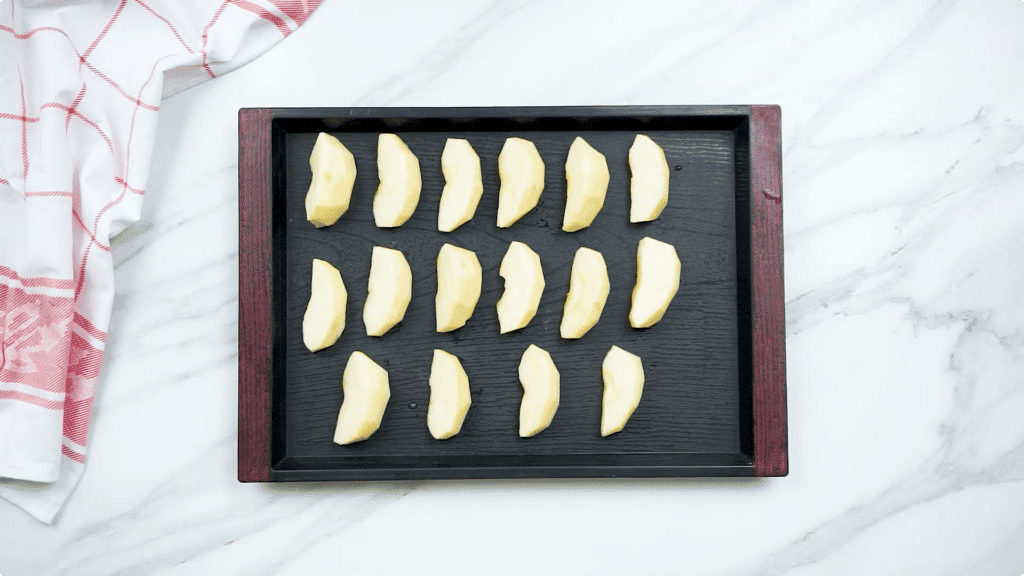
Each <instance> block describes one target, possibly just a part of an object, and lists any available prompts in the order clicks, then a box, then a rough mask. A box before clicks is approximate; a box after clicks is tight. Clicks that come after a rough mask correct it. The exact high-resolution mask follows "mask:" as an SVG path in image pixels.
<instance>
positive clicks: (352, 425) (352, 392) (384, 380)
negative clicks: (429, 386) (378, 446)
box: [334, 351, 391, 445]
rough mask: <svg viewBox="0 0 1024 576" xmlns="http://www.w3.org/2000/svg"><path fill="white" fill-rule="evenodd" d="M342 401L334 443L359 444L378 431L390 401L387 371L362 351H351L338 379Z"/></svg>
mask: <svg viewBox="0 0 1024 576" xmlns="http://www.w3.org/2000/svg"><path fill="white" fill-rule="evenodd" d="M341 389H342V392H343V394H344V399H343V401H342V403H341V410H339V411H338V426H337V427H336V428H335V429H334V442H335V443H336V444H341V445H345V444H352V443H353V442H362V441H363V440H366V439H367V438H369V437H370V436H371V435H373V433H374V432H376V431H377V429H378V428H380V421H381V419H382V418H384V409H385V408H386V407H387V405H388V400H390V399H391V386H390V385H389V384H388V372H387V370H385V369H383V368H381V367H380V366H378V365H377V363H376V362H374V361H373V360H371V359H370V357H369V356H367V355H366V354H363V353H362V352H359V351H356V352H353V353H352V355H351V356H349V357H348V363H347V364H345V373H344V375H342V377H341Z"/></svg>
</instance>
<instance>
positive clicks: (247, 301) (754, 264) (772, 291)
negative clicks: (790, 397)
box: [238, 105, 789, 482]
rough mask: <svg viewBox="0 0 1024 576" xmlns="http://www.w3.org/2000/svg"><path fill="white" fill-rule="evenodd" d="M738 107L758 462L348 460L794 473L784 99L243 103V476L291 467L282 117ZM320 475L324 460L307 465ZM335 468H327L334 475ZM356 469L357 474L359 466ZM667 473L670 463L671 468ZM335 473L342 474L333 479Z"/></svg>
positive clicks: (366, 474)
mask: <svg viewBox="0 0 1024 576" xmlns="http://www.w3.org/2000/svg"><path fill="white" fill-rule="evenodd" d="M509 116H527V117H533V118H544V117H565V116H572V117H595V116H602V117H607V116H619V117H635V116H695V117H701V116H704V117H710V116H738V117H746V118H748V119H749V139H750V140H749V142H750V164H749V166H750V267H751V270H750V272H751V321H752V331H751V339H752V346H753V351H752V360H753V373H752V383H751V384H752V391H751V394H752V397H751V404H752V405H751V409H752V421H751V425H752V428H753V430H752V432H753V454H752V455H751V456H752V465H749V466H684V465H680V466H644V467H637V466H625V467H617V466H593V467H582V468H581V467H579V466H573V467H568V466H567V467H561V466H552V467H544V468H543V469H539V468H538V469H534V468H531V469H522V468H499V467H496V468H492V469H481V468H473V469H466V468H440V469H405V468H399V469H387V470H386V472H387V474H382V473H381V472H383V470H360V471H351V470H350V471H346V472H348V473H349V474H348V476H349V478H348V479H347V480H370V479H378V480H379V479H384V478H385V477H386V478H387V479H393V480H400V479H416V478H419V479H433V478H436V479H440V478H448V479H463V478H555V477H569V476H580V474H568V473H567V472H569V471H575V472H579V471H581V470H583V471H586V474H585V476H587V477H616V476H621V477H655V476H657V477H671V476H680V477H687V476H760V477H767V476H786V475H787V474H788V473H789V455H788V423H787V408H786V405H787V401H786V396H787V390H786V342H785V341H786V324H785V290H784V279H783V230H782V199H783V196H782V138H781V108H780V107H779V106H778V105H750V106H735V105H709V106H686V105H678V106H527V107H401V108H390V107H352V108H241V109H239V111H238V155H239V156H238V218H239V221H238V266H239V270H238V271H239V274H238V294H239V302H238V480H239V481H240V482H270V481H287V480H297V479H298V478H288V477H281V474H280V472H278V471H275V470H273V466H272V462H271V438H270V437H271V425H272V422H271V388H272V384H273V376H272V359H273V350H272V326H271V304H272V302H271V294H272V282H273V271H272V259H271V258H272V251H271V249H272V245H271V233H272V217H273V214H272V194H273V186H272V184H273V183H272V177H273V173H272V139H273V135H274V134H273V132H274V121H275V120H277V119H296V118H310V117H335V118H337V117H349V118H377V117H382V118H404V117H419V118H446V117H456V118H466V117H477V118H494V117H509ZM303 472H304V474H303V479H305V478H306V477H309V478H308V479H311V480H312V479H316V476H317V474H316V473H315V472H316V471H303ZM328 472H334V471H324V475H328ZM353 472H356V473H353ZM666 472H668V473H666ZM330 480H331V481H339V480H337V479H330Z"/></svg>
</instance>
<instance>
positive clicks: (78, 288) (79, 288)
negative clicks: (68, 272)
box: [75, 242, 95, 300]
mask: <svg viewBox="0 0 1024 576" xmlns="http://www.w3.org/2000/svg"><path fill="white" fill-rule="evenodd" d="M93 244H95V242H89V244H88V245H87V246H86V247H85V254H83V255H82V265H81V266H79V268H78V285H77V286H75V300H78V296H79V295H80V294H81V293H82V284H84V283H85V263H86V262H88V261H89V250H91V249H92V247H93Z"/></svg>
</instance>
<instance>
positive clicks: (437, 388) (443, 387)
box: [427, 350, 472, 440]
mask: <svg viewBox="0 0 1024 576" xmlns="http://www.w3.org/2000/svg"><path fill="white" fill-rule="evenodd" d="M429 384H430V405H429V406H428V407H427V428H428V429H429V430H430V435H431V436H433V437H434V439H435V440H444V439H446V438H451V437H452V436H455V435H456V434H458V433H459V431H460V430H462V423H463V421H465V419H466V412H469V405H470V404H471V403H472V401H471V400H470V397H469V378H468V377H467V376H466V371H465V370H463V369H462V363H461V362H459V358H458V357H457V356H455V355H453V354H449V353H448V352H445V351H444V350H434V360H433V362H431V364H430V380H429Z"/></svg>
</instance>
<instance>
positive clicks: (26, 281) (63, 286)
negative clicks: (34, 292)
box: [0, 266, 75, 290]
mask: <svg viewBox="0 0 1024 576" xmlns="http://www.w3.org/2000/svg"><path fill="white" fill-rule="evenodd" d="M0 276H6V277H8V278H10V279H12V280H17V281H18V282H20V283H21V285H22V286H27V287H29V288H58V289H60V290H70V289H71V288H73V287H74V285H75V283H74V281H73V280H61V279H59V278H46V277H44V276H36V277H24V276H21V275H19V274H18V273H17V272H15V271H14V270H11V269H10V268H8V267H6V266H0Z"/></svg>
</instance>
